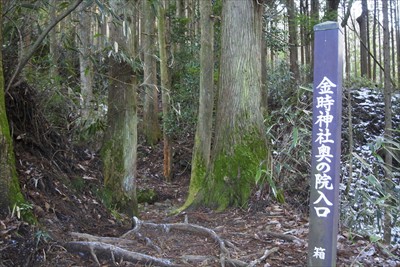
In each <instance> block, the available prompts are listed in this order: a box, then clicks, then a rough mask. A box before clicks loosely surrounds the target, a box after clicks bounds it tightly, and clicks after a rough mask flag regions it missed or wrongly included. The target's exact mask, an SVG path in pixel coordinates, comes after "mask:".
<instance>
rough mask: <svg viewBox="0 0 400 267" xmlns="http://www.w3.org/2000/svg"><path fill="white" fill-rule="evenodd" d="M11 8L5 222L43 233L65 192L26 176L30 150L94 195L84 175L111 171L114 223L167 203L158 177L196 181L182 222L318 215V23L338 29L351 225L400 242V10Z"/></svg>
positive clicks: (4, 101) (148, 2)
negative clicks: (43, 216) (202, 214)
mask: <svg viewBox="0 0 400 267" xmlns="http://www.w3.org/2000/svg"><path fill="white" fill-rule="evenodd" d="M232 2H236V3H239V2H240V3H241V4H243V10H242V13H240V15H238V14H236V13H234V6H235V5H234V4H232ZM1 9H2V32H1V39H0V43H1V44H2V58H1V59H2V72H3V77H4V79H3V80H1V81H0V83H1V84H2V90H0V133H1V134H0V153H1V156H0V167H1V172H0V186H1V189H0V193H1V195H0V214H1V215H2V216H4V217H7V216H8V217H9V216H11V214H12V216H17V215H18V216H17V217H18V218H21V217H22V218H24V219H25V220H26V221H28V222H31V223H37V217H38V216H37V213H38V211H37V209H38V208H37V206H41V208H40V209H41V210H42V211H43V210H45V211H49V210H51V208H49V207H50V206H47V205H50V204H51V203H50V204H49V203H47V202H45V203H41V205H36V204H32V203H33V202H34V201H33V199H35V197H36V196H35V194H33V191H35V190H39V189H40V188H41V187H42V188H48V187H49V186H48V185H47V183H48V182H46V179H47V178H46V179H45V178H43V177H39V178H38V177H36V178H29V177H31V176H32V175H33V174H31V172H32V169H31V171H29V169H24V172H23V173H21V168H22V165H23V164H22V162H24V159H23V158H21V155H22V154H24V155H25V157H26V154H25V153H28V152H29V155H35V156H37V157H40V158H45V159H47V160H48V162H49V164H50V165H52V166H53V167H51V169H52V168H55V169H57V171H60V172H62V173H64V174H65V177H64V178H65V180H68V182H67V183H66V186H67V187H71V188H74V190H75V189H77V190H78V191H79V190H82V188H83V187H85V186H86V187H88V186H87V183H88V182H90V181H91V180H92V179H94V178H93V177H91V176H87V175H86V174H85V175H83V174H82V171H86V170H88V169H90V168H95V169H97V170H101V174H100V175H101V177H97V178H96V179H99V180H100V181H101V182H100V184H99V185H98V186H99V187H98V188H90V190H91V192H92V193H93V195H95V196H96V197H97V198H98V199H99V201H101V202H102V203H103V204H104V206H105V207H107V209H108V210H109V211H111V212H112V213H113V214H114V215H116V214H118V213H121V214H128V215H129V216H133V215H136V216H138V215H139V216H140V213H141V210H142V208H141V203H144V202H146V203H148V202H152V201H153V200H154V199H156V198H157V197H158V198H160V196H157V192H156V191H157V190H149V189H148V188H147V187H146V184H145V183H147V182H148V181H147V180H146V179H145V178H144V176H150V174H149V172H151V171H155V172H159V173H160V174H161V175H160V177H157V179H159V180H162V181H163V182H166V183H174V182H176V181H177V180H184V181H185V184H186V185H187V187H185V188H186V189H185V190H187V192H185V194H184V195H183V196H182V197H183V198H184V199H185V201H184V202H183V203H180V204H181V205H180V206H179V207H175V209H174V211H175V212H177V213H178V212H181V211H183V210H186V209H189V210H190V209H196V208H202V207H207V208H212V209H216V210H220V211H222V210H225V209H227V208H230V207H239V208H242V209H247V208H249V207H250V208H254V207H258V206H259V205H267V206H268V205H271V203H274V204H276V203H277V204H280V205H289V206H291V207H292V208H293V209H294V210H296V211H300V212H301V213H302V214H305V216H307V212H308V202H309V190H310V186H309V181H310V178H309V177H310V173H311V129H312V88H313V68H314V66H313V65H314V63H313V52H314V44H313V35H314V32H313V27H314V26H315V25H316V24H319V23H321V22H324V21H337V22H338V24H339V25H340V30H341V32H342V34H343V37H344V44H343V45H344V73H343V77H344V87H343V121H342V161H341V163H342V164H341V169H342V174H341V188H340V195H341V202H342V204H341V208H340V211H341V224H342V225H343V227H346V228H348V229H350V230H349V231H350V232H351V233H353V232H354V234H355V235H363V236H368V237H369V238H370V240H372V241H373V242H382V243H385V244H390V243H392V244H396V243H398V242H400V228H399V227H400V226H399V224H400V221H399V219H398V218H399V215H400V208H399V202H398V201H399V199H400V171H399V167H400V165H399V162H400V161H399V157H400V154H399V150H400V131H399V123H400V115H399V114H400V110H399V109H400V103H399V102H400V94H399V88H400V24H399V21H400V19H399V12H400V5H399V1H398V0H387V1H386V0H384V1H379V0H323V1H322V0H321V1H313V0H213V1H211V0H210V1H208V0H130V1H124V0H109V1H105V0H76V1H58V0H36V1H34V0H32V1H13V0H3V1H2V2H1ZM247 19H248V20H247ZM244 22H246V23H244ZM230 25H231V26H230ZM247 33H248V34H247ZM243 62H245V63H243ZM242 63H243V64H244V65H240V64H242ZM239 66H241V67H242V69H244V70H246V71H243V72H240V71H239V72H237V69H240V68H239ZM242 107H245V108H242ZM229 125H231V126H232V125H233V126H232V127H231V128H232V130H230V126H229ZM236 127H238V128H236ZM249 140H250V141H249ZM227 151H228V152H227ZM152 153H153V158H152V157H150V156H149V155H151V154H152ZM224 153H225V154H224ZM238 155H239V156H238ZM240 155H242V156H243V157H242V156H240ZM154 156H156V157H158V158H160V159H161V162H162V164H160V165H152V164H153V163H154V162H152V159H154ZM32 157H33V156H32ZM15 159H16V160H15ZM93 159H96V164H94V165H93V166H91V167H90V166H86V165H83V164H81V163H80V164H78V162H79V160H85V161H89V160H93ZM244 165H245V166H247V167H246V168H247V169H245V168H244V167H243V166H244ZM155 166H156V167H157V168H158V169H156V168H155ZM45 168H46V167H45ZM48 168H50V167H48ZM242 168H243V169H242ZM144 169H146V171H145V173H146V174H144V173H143V172H142V170H144ZM138 170H140V171H139V174H138ZM147 174H148V175H147ZM182 174H184V175H182ZM64 178H63V179H64ZM149 183H150V182H149ZM182 190H183V189H182ZM260 203H261V204H260ZM39 213H40V212H39ZM16 214H17V215H16ZM116 216H117V215H116ZM41 233H42V232H41Z"/></svg>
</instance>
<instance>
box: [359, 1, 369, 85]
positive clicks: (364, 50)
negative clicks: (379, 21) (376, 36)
mask: <svg viewBox="0 0 400 267" xmlns="http://www.w3.org/2000/svg"><path fill="white" fill-rule="evenodd" d="M361 6H362V12H361V15H360V16H359V17H358V18H357V22H358V25H359V27H360V69H361V76H365V77H369V76H370V75H369V73H368V69H369V67H368V49H369V40H368V33H367V32H368V6H367V0H362V4H361Z"/></svg>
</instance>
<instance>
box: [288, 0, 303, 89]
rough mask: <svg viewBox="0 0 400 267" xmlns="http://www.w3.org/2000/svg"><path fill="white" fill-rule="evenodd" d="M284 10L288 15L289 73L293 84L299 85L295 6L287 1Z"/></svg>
mask: <svg viewBox="0 0 400 267" xmlns="http://www.w3.org/2000/svg"><path fill="white" fill-rule="evenodd" d="M286 9H287V13H288V25H289V61H290V71H291V73H292V75H293V80H294V82H295V83H299V82H300V81H299V80H300V74H299V63H298V43H297V21H296V6H295V3H294V0H287V2H286Z"/></svg>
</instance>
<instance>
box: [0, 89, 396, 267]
mask: <svg viewBox="0 0 400 267" xmlns="http://www.w3.org/2000/svg"><path fill="white" fill-rule="evenodd" d="M21 89H23V90H14V92H16V93H15V94H14V95H12V97H11V98H9V100H8V101H9V102H8V103H7V105H8V108H9V117H10V118H11V121H12V122H13V136H14V140H15V143H14V144H15V152H16V163H17V170H18V174H19V178H20V184H21V188H22V191H23V193H24V195H25V197H26V199H27V200H28V201H29V205H26V206H23V207H19V210H14V211H10V213H9V214H8V216H7V217H4V218H1V217H0V267H3V266H7V267H9V266H10V267H11V266H29V267H30V266H45V267H53V266H210V267H211V266H222V264H221V262H224V263H225V266H306V259H307V238H308V215H307V211H308V207H307V205H305V204H304V205H302V204H293V203H299V201H293V200H291V196H289V195H288V196H285V198H286V200H287V203H286V204H278V203H276V202H274V201H273V200H271V198H269V197H268V195H265V197H264V198H262V199H259V200H257V199H256V197H254V196H253V197H252V199H251V201H250V203H249V206H248V208H246V209H240V208H230V209H227V210H226V211H223V212H216V211H213V210H210V209H206V208H199V209H196V210H188V211H185V212H181V213H178V214H174V213H173V211H174V210H176V209H177V208H179V207H181V206H182V205H183V203H184V201H185V198H186V195H187V192H188V186H189V179H190V161H191V149H192V147H193V142H192V140H193V137H192V136H187V140H183V141H180V142H175V143H174V153H173V154H174V164H173V166H174V169H173V173H174V178H173V179H172V182H170V183H167V182H165V181H164V180H163V176H162V169H163V168H162V160H163V159H162V157H163V151H162V143H160V144H159V145H157V146H154V147H149V146H145V145H142V142H140V144H141V145H139V147H138V178H137V184H138V191H144V190H153V191H154V192H156V197H154V198H152V200H151V201H149V200H148V201H147V202H150V203H141V204H140V215H139V219H137V220H136V221H133V220H132V218H128V217H126V216H124V215H122V214H119V213H118V212H116V211H115V210H112V209H111V210H110V209H107V208H106V207H105V205H104V204H103V203H102V201H101V199H102V197H103V198H104V196H106V195H105V194H104V190H102V188H103V186H102V184H103V181H102V174H101V161H100V159H99V155H98V154H96V153H94V152H93V151H91V150H90V149H89V147H87V146H75V145H72V144H71V142H70V141H69V140H68V138H64V137H63V136H62V135H60V134H59V133H58V132H57V131H53V130H52V129H51V127H49V125H48V124H47V122H46V121H45V120H44V119H43V118H42V116H41V112H40V111H39V110H38V109H37V106H35V104H34V103H35V101H34V99H31V98H32V96H33V95H34V92H33V91H29V90H31V89H30V88H29V86H27V85H24V87H23V88H21ZM28 91H29V92H28ZM18 92H21V93H18ZM26 92H28V93H26ZM10 99H11V100H10ZM22 106H23V108H21V107H22ZM292 198H293V197H292ZM27 209H29V210H32V211H33V212H34V214H35V215H36V217H37V219H38V224H37V225H29V224H27V223H25V222H23V221H22V220H20V219H18V218H19V216H18V215H19V213H23V212H24V211H25V210H27ZM337 266H400V248H399V246H398V245H397V246H390V247H387V246H384V245H382V244H381V243H379V242H373V243H372V242H370V240H369V239H368V238H367V237H362V236H359V235H357V234H355V233H351V232H349V231H348V230H347V229H346V228H344V227H343V226H341V227H340V233H339V235H338V244H337Z"/></svg>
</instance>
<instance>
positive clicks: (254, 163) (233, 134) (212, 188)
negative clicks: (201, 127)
mask: <svg viewBox="0 0 400 267" xmlns="http://www.w3.org/2000/svg"><path fill="white" fill-rule="evenodd" d="M262 10H263V9H262V1H254V0H243V1H230V0H225V1H224V2H223V10H222V45H221V65H220V88H219V96H218V106H217V114H216V130H215V141H214V145H213V147H212V152H211V164H210V165H209V168H208V170H207V172H206V173H205V178H204V179H203V180H202V181H204V183H202V184H196V183H194V182H191V184H190V190H194V192H198V193H197V195H196V196H195V199H194V203H197V204H205V205H207V206H210V207H214V208H217V209H220V210H222V209H224V208H226V207H228V206H229V205H237V206H242V205H246V203H247V201H248V198H249V196H250V192H251V190H252V187H253V185H254V177H255V175H256V172H257V170H258V169H259V168H260V166H263V167H264V168H266V167H265V165H266V160H267V159H268V147H267V143H266V140H265V136H264V127H263V117H262V113H261V105H260V104H261V90H260V88H261V40H262V38H261V36H262Z"/></svg>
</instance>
